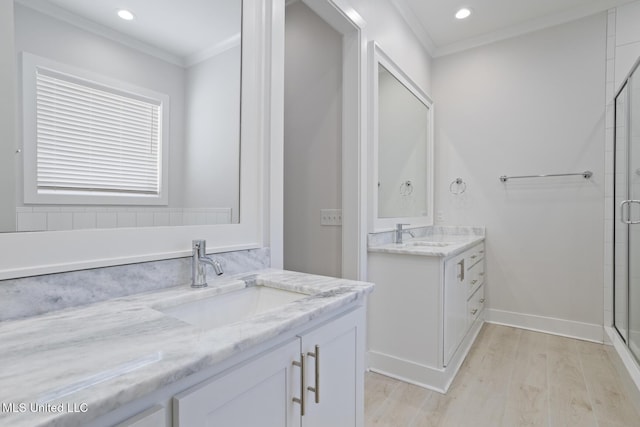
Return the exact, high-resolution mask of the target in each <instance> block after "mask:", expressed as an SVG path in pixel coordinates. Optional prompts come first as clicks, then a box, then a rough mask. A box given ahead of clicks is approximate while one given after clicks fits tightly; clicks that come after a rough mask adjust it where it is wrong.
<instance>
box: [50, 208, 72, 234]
mask: <svg viewBox="0 0 640 427" xmlns="http://www.w3.org/2000/svg"><path fill="white" fill-rule="evenodd" d="M72 229H73V214H72V213H71V212H49V213H48V214H47V230H72Z"/></svg>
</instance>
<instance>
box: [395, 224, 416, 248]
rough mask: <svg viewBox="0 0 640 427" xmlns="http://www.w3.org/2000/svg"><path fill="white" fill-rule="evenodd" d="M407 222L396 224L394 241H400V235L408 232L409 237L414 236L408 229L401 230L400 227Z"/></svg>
mask: <svg viewBox="0 0 640 427" xmlns="http://www.w3.org/2000/svg"><path fill="white" fill-rule="evenodd" d="M405 225H409V224H396V243H398V244H400V243H402V235H403V234H404V233H409V235H410V236H411V237H416V236H415V235H414V234H413V233H412V232H411V231H410V230H403V229H402V227H403V226H405Z"/></svg>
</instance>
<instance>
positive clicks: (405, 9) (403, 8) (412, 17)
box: [391, 0, 436, 57]
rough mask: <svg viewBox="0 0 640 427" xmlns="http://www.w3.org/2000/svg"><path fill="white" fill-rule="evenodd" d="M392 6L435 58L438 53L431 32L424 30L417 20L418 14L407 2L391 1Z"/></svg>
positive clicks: (403, 0) (402, 0)
mask: <svg viewBox="0 0 640 427" xmlns="http://www.w3.org/2000/svg"><path fill="white" fill-rule="evenodd" d="M391 4H392V5H393V6H394V7H395V8H396V10H397V11H398V13H400V16H401V17H402V19H403V20H404V22H405V23H406V24H407V25H408V26H409V28H410V29H411V31H412V32H413V34H415V36H416V37H417V38H418V40H419V41H420V44H421V45H422V47H424V48H425V50H426V51H427V53H428V54H429V55H430V56H432V57H433V56H434V53H435V52H436V46H435V44H434V43H433V40H432V39H431V36H430V35H429V32H428V31H427V30H426V28H424V26H423V25H422V23H421V22H420V20H419V19H418V18H416V14H415V13H414V11H413V10H412V9H411V7H409V5H408V4H407V2H406V1H405V0H391Z"/></svg>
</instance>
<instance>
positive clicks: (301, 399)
mask: <svg viewBox="0 0 640 427" xmlns="http://www.w3.org/2000/svg"><path fill="white" fill-rule="evenodd" d="M305 357H306V356H305V354H304V353H300V361H299V362H298V361H297V360H294V361H293V366H298V367H299V368H300V397H299V398H298V397H294V398H293V399H292V400H293V402H294V403H299V404H300V416H301V417H304V403H305V402H304V393H305V391H306V387H305V386H306V381H305V375H304V370H305Z"/></svg>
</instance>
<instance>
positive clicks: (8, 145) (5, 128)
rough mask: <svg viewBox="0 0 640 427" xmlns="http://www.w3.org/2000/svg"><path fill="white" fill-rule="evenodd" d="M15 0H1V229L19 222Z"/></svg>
mask: <svg viewBox="0 0 640 427" xmlns="http://www.w3.org/2000/svg"><path fill="white" fill-rule="evenodd" d="M13 48H14V46H13V2H12V1H11V0H2V1H0V232H6V231H12V230H14V229H15V226H16V215H15V207H16V205H15V199H16V194H15V186H14V179H13V177H14V173H15V172H14V169H15V162H16V157H17V156H16V154H15V150H16V140H15V87H14V84H13V82H14V81H15V69H14V67H13V61H11V60H10V59H11V58H12V57H13Z"/></svg>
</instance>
